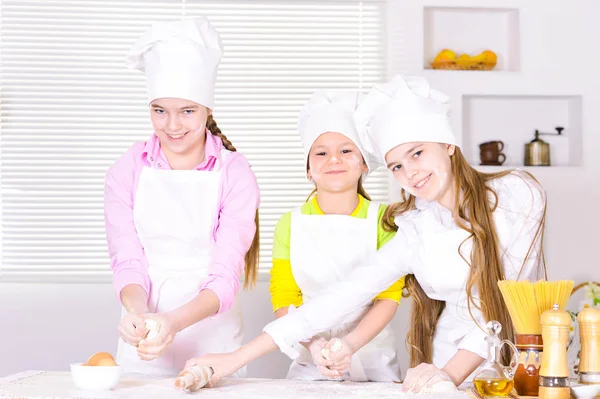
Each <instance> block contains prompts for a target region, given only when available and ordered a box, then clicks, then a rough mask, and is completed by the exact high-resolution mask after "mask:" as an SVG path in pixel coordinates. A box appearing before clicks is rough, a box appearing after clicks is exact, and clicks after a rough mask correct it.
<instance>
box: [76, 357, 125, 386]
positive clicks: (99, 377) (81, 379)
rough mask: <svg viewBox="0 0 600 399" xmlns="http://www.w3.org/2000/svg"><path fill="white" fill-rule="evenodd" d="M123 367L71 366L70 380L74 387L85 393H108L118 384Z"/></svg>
mask: <svg viewBox="0 0 600 399" xmlns="http://www.w3.org/2000/svg"><path fill="white" fill-rule="evenodd" d="M122 374H123V366H84V365H83V363H74V364H71V378H73V382H74V383H75V386H76V387H77V388H79V389H83V390H86V391H108V390H111V389H113V388H114V387H116V386H117V385H118V384H119V381H120V380H121V375H122Z"/></svg>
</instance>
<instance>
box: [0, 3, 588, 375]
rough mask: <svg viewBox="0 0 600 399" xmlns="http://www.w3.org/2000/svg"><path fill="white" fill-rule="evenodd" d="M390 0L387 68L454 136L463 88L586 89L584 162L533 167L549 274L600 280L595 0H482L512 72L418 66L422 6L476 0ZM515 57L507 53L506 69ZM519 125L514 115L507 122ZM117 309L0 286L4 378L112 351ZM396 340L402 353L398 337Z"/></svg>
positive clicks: (259, 368) (62, 290) (250, 301)
mask: <svg viewBox="0 0 600 399" xmlns="http://www.w3.org/2000/svg"><path fill="white" fill-rule="evenodd" d="M392 1H393V2H392V3H391V7H390V13H389V14H388V18H389V20H390V22H391V23H393V24H394V26H396V28H395V29H394V30H393V31H391V32H390V42H389V43H388V48H389V49H391V50H392V51H394V52H395V53H394V54H390V57H389V61H390V62H389V63H390V68H389V72H390V73H394V72H411V73H423V74H424V75H425V76H427V77H428V78H430V80H431V82H432V84H433V85H434V87H438V88H439V89H441V90H444V91H446V92H448V93H449V94H450V95H451V96H452V101H453V106H454V115H456V116H457V117H455V118H454V119H453V123H454V125H455V126H454V127H455V129H456V131H457V132H458V133H459V135H460V134H461V132H462V128H463V126H462V123H463V118H462V97H463V96H465V95H488V94H494V95H508V96H512V95H540V94H541V95H581V96H582V99H583V103H582V104H583V107H582V127H583V129H582V140H583V142H582V160H583V163H582V165H583V166H580V167H560V168H541V169H531V170H533V171H534V173H535V174H536V176H538V177H539V179H540V180H541V182H542V184H543V185H544V186H545V188H546V190H547V191H548V195H549V206H548V225H547V230H546V254H547V258H548V265H549V272H550V278H551V279H561V278H572V279H575V280H576V282H581V281H585V280H590V279H595V280H596V281H598V280H600V271H599V270H600V267H599V264H598V260H597V254H596V248H597V245H598V237H599V235H598V233H597V226H598V225H600V188H599V185H600V162H598V158H599V155H600V94H599V93H598V91H599V90H600V72H599V70H598V65H600V52H598V46H597V38H598V37H600V24H598V23H597V17H598V15H600V3H598V2H597V1H595V0H580V1H578V2H568V5H567V2H564V1H558V0H546V1H542V0H521V1H517V0H503V1H500V0H487V1H486V2H485V4H486V6H488V7H497V8H502V7H511V8H516V9H519V12H520V13H519V20H520V36H519V37H520V45H519V48H520V50H519V54H518V55H519V65H518V69H519V70H518V71H517V72H510V71H509V72H492V73H489V74H486V73H485V72H480V73H474V72H467V73H464V72H450V73H443V72H440V71H423V70H422V68H423V64H424V62H423V58H424V57H423V53H424V44H423V43H424V39H423V20H424V19H423V10H422V8H423V6H424V5H443V6H460V5H466V6H471V7H479V6H480V4H482V3H483V2H482V1H476V0H463V1H459V0H455V1H449V0H444V1H442V0H439V1H424V0H392ZM458 28H459V27H457V29H458ZM511 40H512V39H511ZM507 46H508V45H507ZM514 62H515V61H514V58H513V59H512V60H511V61H510V63H511V64H510V65H511V68H512V66H513V64H514ZM522 122H523V121H519V120H518V119H515V120H514V121H513V125H514V126H515V127H517V126H519V123H522ZM522 128H523V129H529V126H526V127H522ZM544 129H545V130H546V131H548V128H546V127H544ZM507 134H514V132H507ZM527 134H529V131H527ZM513 138H514V137H513ZM473 140H477V136H476V137H475V138H474V139H473ZM523 140H525V138H523ZM524 142H525V141H523V143H524ZM267 288H268V283H267V282H266V281H263V282H261V283H260V284H259V285H258V287H257V288H256V289H255V290H253V291H252V292H244V293H242V294H241V295H242V302H243V304H244V314H245V323H246V326H245V330H246V336H247V338H252V337H254V336H256V335H257V334H258V333H259V332H260V329H261V328H262V327H263V326H264V325H265V324H266V323H267V322H268V321H270V320H271V318H272V315H271V312H270V304H269V300H268V289H267ZM408 304H409V302H408V301H406V302H405V304H404V305H403V306H401V307H400V309H399V313H398V315H397V317H396V318H395V320H394V324H395V327H396V328H397V331H398V333H399V336H400V337H401V339H402V340H403V337H404V335H405V333H406V324H407V323H406V320H407V318H406V316H407V314H408V309H409V306H408ZM118 316H119V309H118V305H117V303H116V300H115V298H114V296H113V293H112V288H111V286H110V284H81V285H77V284H12V283H11V284H9V283H0V376H3V375H6V374H10V373H14V372H18V371H23V370H27V369H44V370H66V369H67V368H68V364H69V363H70V362H79V361H83V360H85V359H87V357H88V356H89V355H90V354H91V353H93V352H97V351H103V350H106V351H110V352H113V353H114V352H115V350H116V339H117V333H116V326H117V322H118ZM398 346H399V348H401V349H399V351H400V353H401V357H402V358H404V359H405V358H406V355H405V353H406V352H405V350H404V345H403V342H399V343H398ZM288 364H289V360H288V359H287V358H285V357H284V356H282V355H281V354H279V353H277V354H272V355H270V356H267V357H265V358H263V359H260V360H257V361H256V362H255V363H254V364H252V365H251V366H250V368H249V372H250V375H251V376H261V377H283V376H284V375H285V372H286V370H287V365H288ZM404 365H405V366H406V359H405V363H404Z"/></svg>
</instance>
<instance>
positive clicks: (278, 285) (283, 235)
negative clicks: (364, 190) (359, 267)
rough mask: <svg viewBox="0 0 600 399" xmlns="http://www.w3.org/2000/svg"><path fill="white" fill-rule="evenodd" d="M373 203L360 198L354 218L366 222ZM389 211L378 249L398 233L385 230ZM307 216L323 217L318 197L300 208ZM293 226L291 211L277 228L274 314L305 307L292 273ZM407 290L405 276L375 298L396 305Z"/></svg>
mask: <svg viewBox="0 0 600 399" xmlns="http://www.w3.org/2000/svg"><path fill="white" fill-rule="evenodd" d="M369 204H370V201H369V200H367V199H365V198H364V197H363V196H361V195H359V196H358V206H357V207H356V209H355V210H354V211H353V212H352V214H350V216H353V217H357V218H363V219H366V217H367V213H368V210H369ZM386 208H387V205H383V204H382V205H380V206H379V215H378V221H379V225H378V227H377V249H379V248H381V247H382V246H383V245H384V244H385V243H386V242H388V241H389V240H390V239H391V238H392V237H393V236H394V235H395V234H396V233H395V232H393V231H392V232H388V231H384V230H383V227H382V226H381V219H382V218H383V214H384V212H385V210H386ZM300 212H301V213H302V214H303V215H323V214H324V213H323V211H322V210H321V209H320V208H319V204H318V203H317V197H316V196H315V197H313V198H312V199H311V200H310V201H308V202H306V203H305V204H303V205H302V207H301V208H300ZM291 224H292V213H291V212H288V213H286V214H284V215H283V216H281V218H280V219H279V221H278V222H277V225H276V226H275V234H274V236H273V267H272V268H271V284H270V287H269V291H270V292H271V303H272V304H273V311H276V310H277V309H280V308H283V307H288V306H290V305H294V306H296V307H298V306H300V305H302V291H301V290H300V287H298V284H296V280H295V279H294V274H293V273H292V265H291V263H290V229H291ZM403 288H404V277H402V278H401V279H400V280H398V281H397V282H395V283H394V284H392V286H390V287H389V288H388V289H387V290H385V291H383V292H382V293H381V294H379V295H377V297H375V299H391V300H393V301H395V302H396V303H400V299H401V298H402V289H403Z"/></svg>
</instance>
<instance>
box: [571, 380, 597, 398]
mask: <svg viewBox="0 0 600 399" xmlns="http://www.w3.org/2000/svg"><path fill="white" fill-rule="evenodd" d="M571 393H572V394H573V396H574V397H576V398H577V399H594V398H595V397H596V395H600V384H577V385H571Z"/></svg>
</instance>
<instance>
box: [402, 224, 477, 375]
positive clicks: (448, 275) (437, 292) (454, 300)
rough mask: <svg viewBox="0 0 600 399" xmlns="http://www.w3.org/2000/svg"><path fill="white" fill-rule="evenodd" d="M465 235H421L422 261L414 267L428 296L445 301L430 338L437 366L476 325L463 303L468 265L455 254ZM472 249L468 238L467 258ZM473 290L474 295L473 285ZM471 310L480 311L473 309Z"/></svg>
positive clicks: (447, 232) (450, 232) (454, 231)
mask: <svg viewBox="0 0 600 399" xmlns="http://www.w3.org/2000/svg"><path fill="white" fill-rule="evenodd" d="M468 236H469V233H467V232H466V231H464V230H462V229H452V230H445V231H442V232H436V233H424V234H422V235H421V239H422V240H423V244H424V245H423V259H424V262H423V264H422V265H421V266H420V267H418V268H414V270H413V272H414V274H415V277H416V278H417V279H418V281H419V282H420V283H421V286H422V288H423V290H424V291H425V293H426V294H427V295H428V296H429V297H430V298H432V299H438V300H442V301H445V302H446V307H445V309H444V310H443V312H442V314H441V316H440V318H439V320H438V323H437V325H436V331H435V334H434V337H433V364H434V365H435V366H436V367H438V368H442V367H444V366H445V365H446V363H448V361H449V360H450V359H451V358H452V357H453V356H454V355H455V354H456V351H457V350H458V344H459V343H460V341H461V340H462V338H463V337H464V336H465V335H467V334H468V333H469V332H471V331H472V330H473V327H474V326H475V325H474V322H473V319H472V317H471V316H470V315H469V311H468V308H467V306H466V305H467V294H466V281H467V278H468V275H469V271H470V267H469V265H468V264H467V263H466V262H465V261H464V260H463V258H462V257H461V256H460V254H459V253H458V247H459V246H460V244H461V243H462V242H463V241H464V240H465V239H466V238H467V237H468ZM471 249H472V242H471V240H469V241H467V242H466V243H465V244H464V245H463V246H462V248H461V252H462V253H463V255H464V256H465V257H466V259H470V253H471ZM473 293H474V295H477V294H476V287H475V288H474V289H473ZM472 312H473V314H474V315H477V314H479V313H478V312H477V310H476V309H475V308H472ZM480 324H481V321H480ZM483 326H485V323H483V325H482V327H483Z"/></svg>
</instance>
